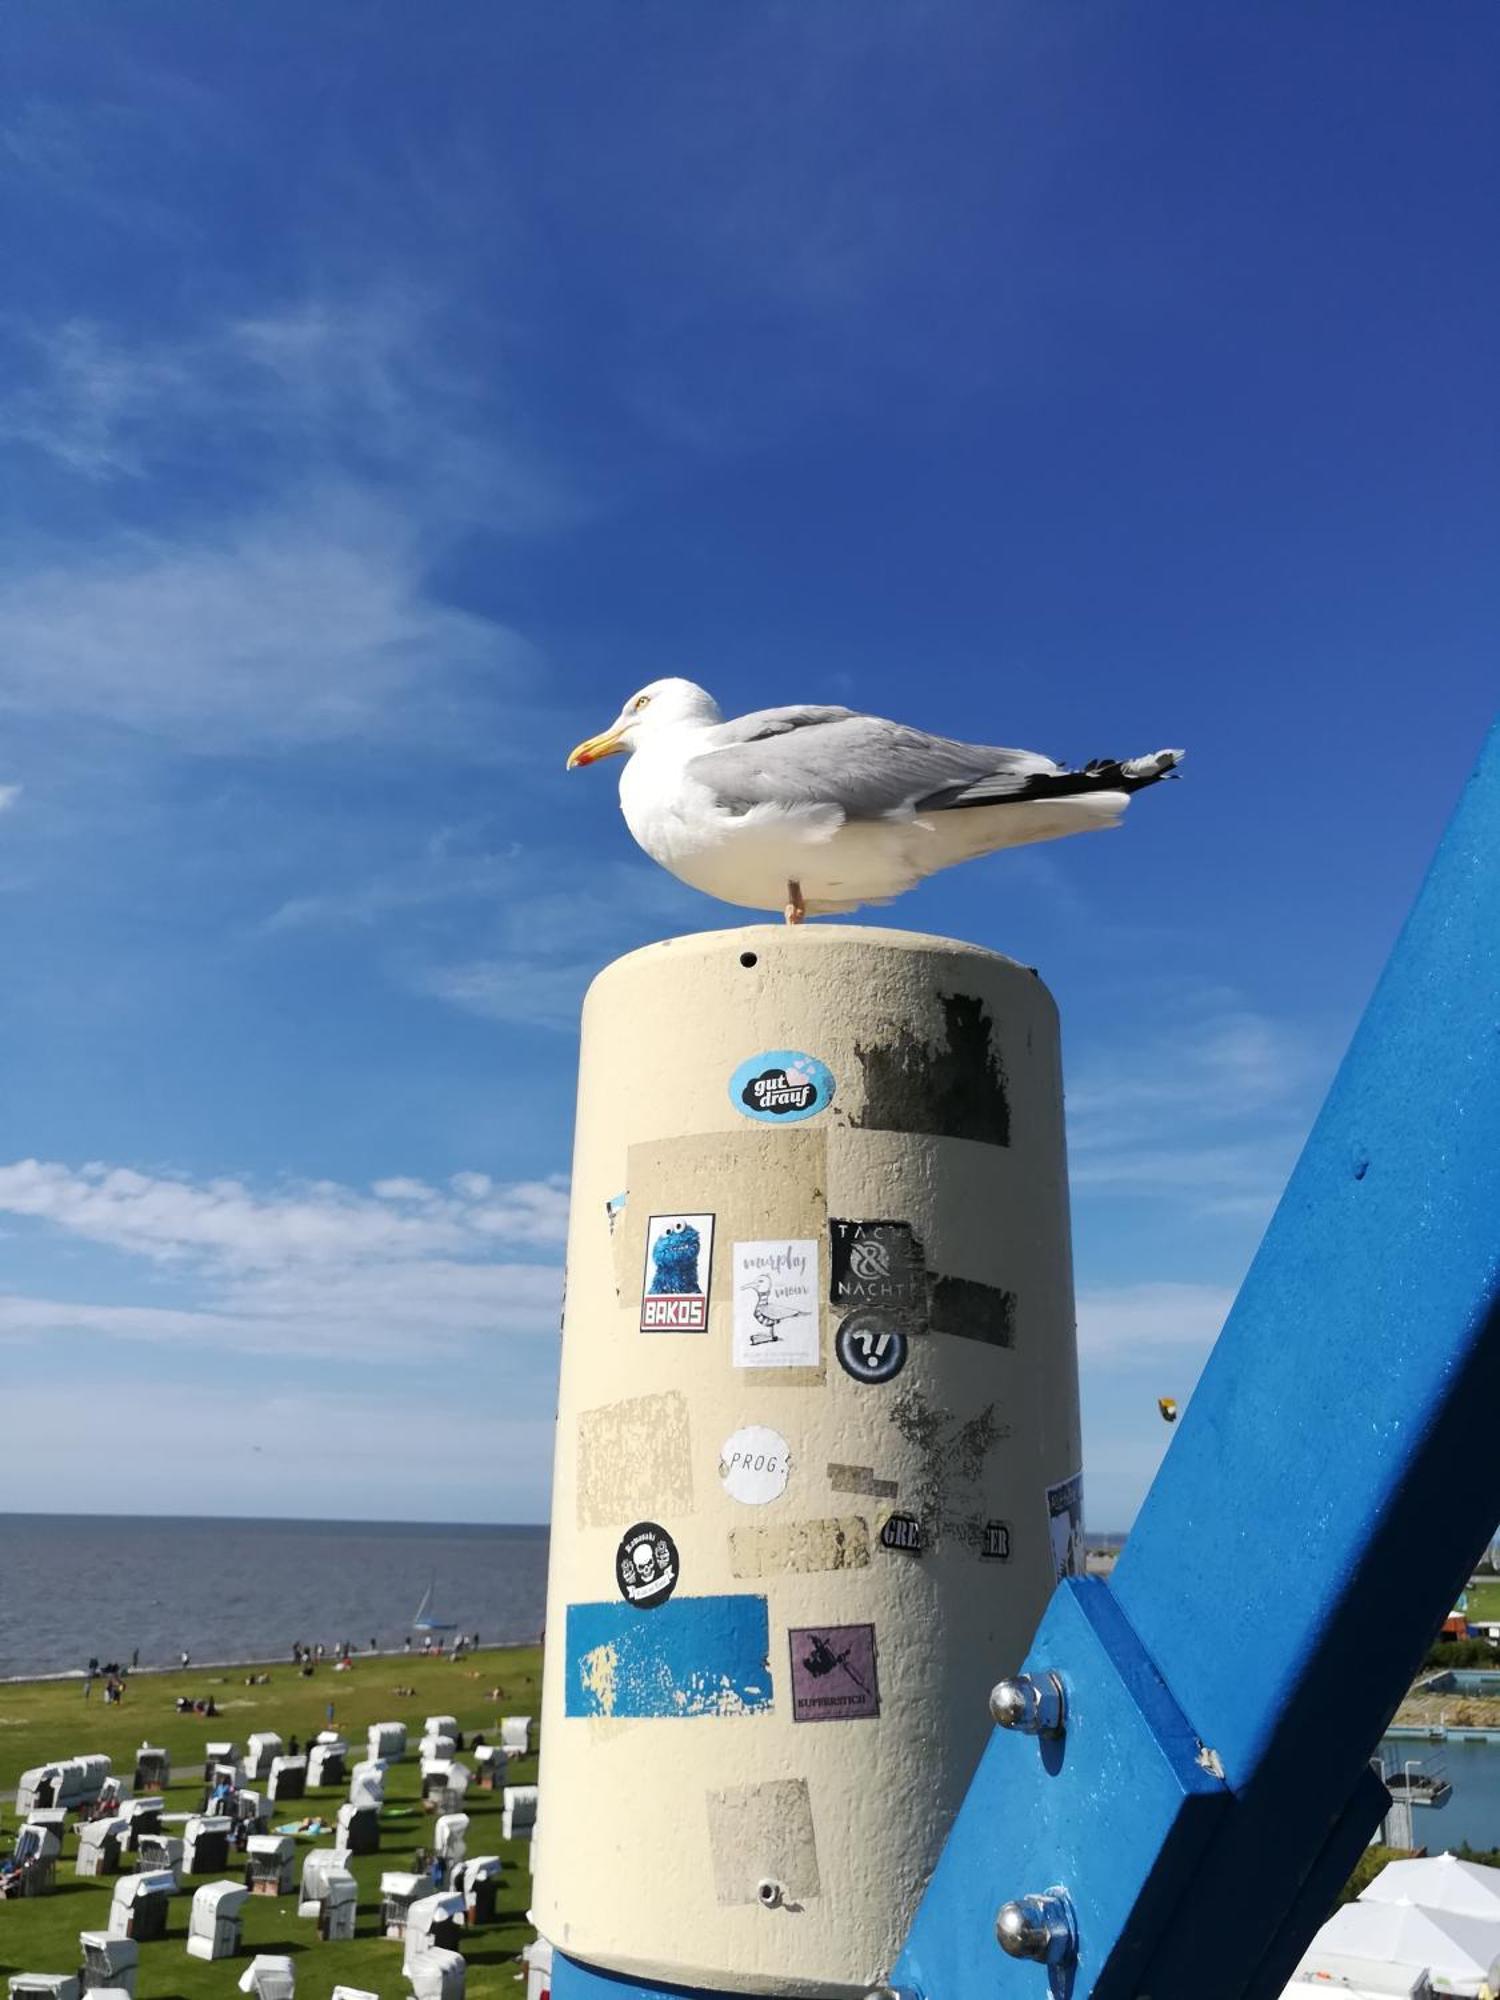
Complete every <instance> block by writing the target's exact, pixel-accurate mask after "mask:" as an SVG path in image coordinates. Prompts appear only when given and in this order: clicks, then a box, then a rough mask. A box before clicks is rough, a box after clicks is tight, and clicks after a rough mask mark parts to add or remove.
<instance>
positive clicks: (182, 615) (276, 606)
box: [0, 491, 538, 752]
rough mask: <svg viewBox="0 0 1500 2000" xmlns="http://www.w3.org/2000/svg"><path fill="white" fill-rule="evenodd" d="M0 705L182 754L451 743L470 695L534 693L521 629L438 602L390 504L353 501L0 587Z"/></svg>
mask: <svg viewBox="0 0 1500 2000" xmlns="http://www.w3.org/2000/svg"><path fill="white" fill-rule="evenodd" d="M0 660H3V662H4V665H3V666H0V711H4V710H6V709H10V710H12V711H16V712H20V713H25V714H33V715H51V716H73V717H90V718H94V719H103V720H106V721H109V722H113V723H116V724H121V725H124V726H126V727H128V728H129V729H131V730H133V731H137V732H140V733H142V734H144V735H146V736H156V737H161V738H165V739H167V740H169V741H171V742H173V743H174V744H176V745H177V746H178V747H182V748H187V749H192V750H208V751H220V752H222V751H230V750H244V749H247V748H249V749H256V748H260V747H263V746H265V745H268V744H277V743H295V742H309V741H311V742H316V741H327V740H335V739H339V738H345V737H357V736H371V735H380V736H395V735H396V734H397V733H398V732H399V733H401V734H402V735H407V734H411V735H415V737H416V738H417V740H418V741H425V742H431V741H433V740H434V738H435V737H440V738H444V739H452V740H454V741H459V740H462V739H463V737H464V736H465V734H466V733H467V732H468V730H469V729H470V727H471V726H472V724H473V720H474V718H473V716H472V715H471V713H470V711H469V703H470V701H471V700H472V699H474V698H475V695H474V692H473V691H474V690H478V692H479V695H480V696H483V695H484V694H485V693H487V692H488V691H489V690H494V691H497V692H502V693H503V692H505V691H508V690H514V689H518V688H521V687H525V686H529V685H530V683H531V682H532V681H533V680H534V679H535V677H536V675H537V672H538V665H537V660H536V655H535V654H534V652H533V651H532V649H531V648H530V647H529V646H528V645H527V644H526V643H525V641H524V640H522V639H521V638H520V637H519V636H518V635H517V634H516V633H514V632H512V631H510V630H509V629H507V628H506V627H504V626H502V625H498V624H495V623H493V622H491V621H490V620H487V619H483V618H478V617H475V616H474V615H472V614H471V613H468V612H463V611H456V610H454V609H452V608H451V607H449V606H446V605H444V604H442V603H441V602H439V601H438V600H437V599H436V597H435V596H434V595H433V594H432V592H431V589H430V585H429V579H428V575H427V565H426V560H425V558H424V556H423V554H422V553H421V551H420V549H419V547H418V546H417V543H416V541H415V538H414V537H413V535H412V533H411V530H410V527H409V526H408V525H404V524H403V523H402V521H401V520H400V519H399V517H398V516H397V515H396V514H395V513H393V512H392V511H389V510H387V509H386V508H385V507H383V506H380V505H371V504H369V503H367V502H365V501H362V500H360V499H359V498H358V497H357V496H355V495H353V494H351V493H349V492H347V491H330V492H328V493H326V494H325V495H324V496H323V497H322V499H321V500H320V501H318V502H316V503H313V504H306V505H303V506H299V507H298V508H297V509H295V510H293V511H291V512H288V513H281V514H269V515H265V516H262V517H260V518H257V519H255V520H252V521H242V522H240V523H238V524H236V525H234V526H232V527H231V528H229V529H227V530H224V531H223V532H221V533H220V534H219V535H218V536H215V537H212V538H204V539H195V540H192V541H179V542H171V541H164V540H160V539H157V538H154V537H147V536H130V537H119V538H115V539H113V540H111V541H109V542H107V543H106V544H105V545H104V546H103V547H101V548H99V549H97V550H91V551H90V552H89V553H88V554H86V555H78V556H60V557H56V558H54V559H53V560H51V561H48V562H44V563H38V564H36V565H35V566H33V567H32V568H30V569H28V570H26V571H24V572H22V573H13V574H11V575H10V576H8V577H3V578H0Z"/></svg>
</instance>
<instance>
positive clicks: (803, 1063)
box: [729, 1049, 838, 1125]
mask: <svg viewBox="0 0 1500 2000" xmlns="http://www.w3.org/2000/svg"><path fill="white" fill-rule="evenodd" d="M837 1088H838V1085H837V1083H836V1081H835V1079H834V1074H833V1071H832V1070H831V1069H830V1068H829V1067H828V1065H827V1063H825V1062H819V1061H818V1058H817V1057H816V1056H807V1055H803V1054H801V1053H800V1051H799V1050H797V1049H767V1050H765V1051H764V1053H763V1054H761V1055H758V1056H751V1057H750V1058H749V1060H748V1061H747V1062H742V1063H741V1064H740V1066H739V1068H738V1069H737V1070H736V1071H735V1073H734V1075H733V1076H732V1077H731V1078H730V1079H729V1101H730V1103H731V1104H733V1106H734V1108H735V1110H736V1111H740V1112H743V1113H744V1115H745V1117H747V1118H757V1119H759V1120H760V1122H761V1123H762V1124H763V1125H795V1124H796V1123H797V1122H798V1120H799V1119H802V1118H813V1117H815V1116H816V1115H817V1113H818V1112H820V1111H826V1110H827V1109H828V1107H829V1105H830V1104H832V1102H833V1093H834V1091H835V1090H836V1089H837Z"/></svg>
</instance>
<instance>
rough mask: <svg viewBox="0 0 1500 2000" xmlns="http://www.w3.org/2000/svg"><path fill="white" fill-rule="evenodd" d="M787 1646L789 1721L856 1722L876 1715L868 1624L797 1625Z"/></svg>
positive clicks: (877, 1694)
mask: <svg viewBox="0 0 1500 2000" xmlns="http://www.w3.org/2000/svg"><path fill="white" fill-rule="evenodd" d="M788 1636H789V1638H790V1640H791V1648H792V1720H793V1722H856V1721H859V1720H860V1719H861V1718H864V1717H868V1716H874V1715H879V1713H880V1683H879V1681H878V1680H877V1679H876V1676H875V1627H874V1626H873V1625H802V1626H794V1627H793V1629H792V1631H791V1632H790V1634H789V1635H788Z"/></svg>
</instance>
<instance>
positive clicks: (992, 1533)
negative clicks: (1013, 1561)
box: [979, 1521, 1010, 1563]
mask: <svg viewBox="0 0 1500 2000" xmlns="http://www.w3.org/2000/svg"><path fill="white" fill-rule="evenodd" d="M979 1560H980V1561H981V1562H990V1563H1003V1562H1009V1561H1010V1523H1009V1522H1008V1521H986V1522H985V1524H984V1529H983V1532H982V1534H981V1536H980V1540H979Z"/></svg>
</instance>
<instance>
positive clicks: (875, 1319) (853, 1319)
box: [833, 1312, 907, 1382]
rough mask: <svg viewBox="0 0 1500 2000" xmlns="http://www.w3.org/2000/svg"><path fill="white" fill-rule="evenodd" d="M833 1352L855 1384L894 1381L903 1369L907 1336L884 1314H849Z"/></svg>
mask: <svg viewBox="0 0 1500 2000" xmlns="http://www.w3.org/2000/svg"><path fill="white" fill-rule="evenodd" d="M833 1351H834V1353H835V1354H837V1356H838V1358H839V1366H840V1368H842V1369H843V1371H844V1373H845V1374H846V1375H852V1376H853V1377H854V1380H855V1381H856V1382H893V1381H894V1380H895V1379H896V1377H897V1376H898V1375H899V1374H900V1373H901V1370H902V1369H903V1368H904V1367H905V1366H906V1353H907V1348H906V1335H905V1334H904V1333H902V1332H900V1331H899V1330H898V1329H897V1328H895V1327H893V1326H892V1325H891V1324H890V1321H889V1320H888V1319H887V1317H886V1315H885V1314H884V1313H881V1312H857V1313H850V1315H849V1317H848V1318H847V1319H846V1320H844V1321H842V1323H841V1324H840V1326H839V1330H838V1333H837V1334H836V1335H835V1336H834V1342H833Z"/></svg>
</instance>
